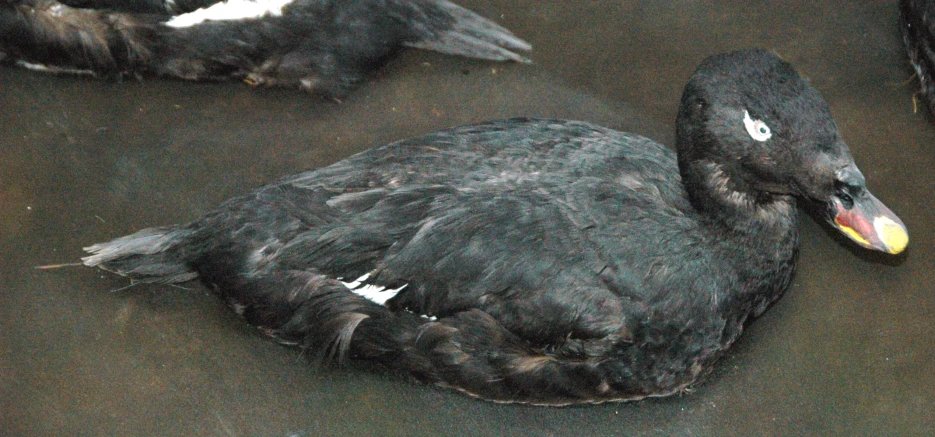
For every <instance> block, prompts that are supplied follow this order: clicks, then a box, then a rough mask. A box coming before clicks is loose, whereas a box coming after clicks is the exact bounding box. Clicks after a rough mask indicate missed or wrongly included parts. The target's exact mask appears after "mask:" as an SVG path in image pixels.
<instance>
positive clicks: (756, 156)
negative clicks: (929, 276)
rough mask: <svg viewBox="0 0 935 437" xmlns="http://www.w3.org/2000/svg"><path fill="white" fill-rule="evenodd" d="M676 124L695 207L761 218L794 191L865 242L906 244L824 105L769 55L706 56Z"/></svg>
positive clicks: (896, 249) (887, 248) (897, 247)
mask: <svg viewBox="0 0 935 437" xmlns="http://www.w3.org/2000/svg"><path fill="white" fill-rule="evenodd" d="M677 126H678V130H677V149H678V155H679V168H680V171H681V174H682V178H683V181H684V182H685V186H686V189H687V190H688V192H689V197H690V198H691V201H692V203H693V205H694V206H695V208H696V209H698V210H699V211H701V212H702V213H703V214H707V215H708V216H712V217H714V218H715V219H717V218H721V219H724V220H726V221H731V220H733V219H732V217H736V216H747V217H753V218H760V219H766V220H768V219H769V218H770V215H771V214H780V213H779V212H778V211H783V206H788V205H792V204H794V202H793V198H794V197H799V198H804V199H807V200H809V201H812V202H814V203H816V204H818V205H819V207H820V208H821V209H822V210H823V211H824V214H825V216H826V218H827V219H828V221H829V223H831V225H832V226H834V227H835V228H837V229H838V230H839V231H841V232H842V233H843V234H844V235H846V236H847V237H849V238H850V239H851V240H853V241H855V242H856V243H857V244H859V245H861V246H863V247H865V248H868V249H873V250H879V251H883V252H887V253H891V254H896V253H900V252H902V251H903V249H905V248H906V245H907V244H908V242H909V237H908V233H907V231H906V227H905V225H904V224H903V223H902V221H901V220H900V219H899V217H897V216H896V215H895V214H894V213H893V212H892V211H890V209H889V208H887V207H886V206H885V205H884V204H883V203H882V202H880V201H879V200H877V198H876V197H874V196H873V195H872V194H871V193H870V191H868V190H867V187H866V180H865V179H864V176H863V174H861V172H860V170H859V169H858V168H857V165H856V164H855V163H854V159H853V157H852V156H851V152H850V150H849V149H848V147H847V145H846V144H845V143H844V141H843V140H842V139H841V136H840V134H839V132H838V128H837V126H836V125H835V122H834V119H833V118H832V116H831V111H830V109H829V108H828V104H827V103H826V102H825V101H824V99H823V98H822V97H821V96H820V95H819V94H818V91H816V90H815V89H814V88H812V87H811V86H810V85H809V84H808V82H807V81H806V80H805V79H803V78H801V77H800V76H799V75H798V73H796V71H795V70H794V69H793V68H792V66H791V65H789V63H787V62H785V61H783V60H782V59H780V58H779V56H777V55H776V54H775V53H772V52H769V51H766V50H762V49H752V50H741V51H736V52H731V53H727V54H722V55H716V56H712V57H709V58H708V59H706V60H705V61H704V62H702V64H701V66H699V67H698V69H697V70H696V71H695V73H694V74H693V75H692V77H691V79H689V82H688V85H686V87H685V92H684V94H683V95H682V103H681V108H680V110H679V115H678V121H677ZM786 209H788V208H786ZM734 221H736V220H734Z"/></svg>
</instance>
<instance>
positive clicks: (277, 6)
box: [165, 0, 294, 28]
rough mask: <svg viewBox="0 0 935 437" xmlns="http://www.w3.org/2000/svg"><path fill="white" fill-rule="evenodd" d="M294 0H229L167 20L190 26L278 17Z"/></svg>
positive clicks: (172, 23) (173, 23) (177, 26)
mask: <svg viewBox="0 0 935 437" xmlns="http://www.w3.org/2000/svg"><path fill="white" fill-rule="evenodd" d="M293 1H294V0H255V1H254V0H227V1H225V2H219V3H215V4H213V5H211V6H209V7H207V8H201V9H198V10H195V11H192V12H189V13H187V14H181V15H176V16H174V17H172V19H171V20H169V21H166V23H165V24H166V26H169V27H176V28H180V27H190V26H194V25H196V24H199V23H202V22H205V21H223V20H246V19H250V18H261V17H264V16H266V15H271V16H273V17H278V16H281V15H282V8H284V7H286V6H287V5H289V4H290V3H292V2H293Z"/></svg>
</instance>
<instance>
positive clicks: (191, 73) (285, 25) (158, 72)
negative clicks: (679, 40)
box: [0, 0, 530, 97]
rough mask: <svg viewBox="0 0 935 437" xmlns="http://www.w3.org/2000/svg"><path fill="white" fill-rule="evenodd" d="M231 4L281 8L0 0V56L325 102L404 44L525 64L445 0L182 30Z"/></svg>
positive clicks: (286, 11)
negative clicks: (279, 89) (256, 88)
mask: <svg viewBox="0 0 935 437" xmlns="http://www.w3.org/2000/svg"><path fill="white" fill-rule="evenodd" d="M235 1H237V2H239V3H236V4H246V5H248V6H250V5H273V6H275V5H278V4H282V2H280V3H277V2H276V1H275V0H231V1H230V2H229V3H220V2H216V0H178V1H170V0H166V1H162V0H139V1H123V0H65V1H62V2H59V1H57V0H0V59H5V60H6V61H7V62H14V63H17V64H19V65H21V66H25V67H29V68H33V69H37V70H43V71H50V72H55V73H86V74H91V75H95V76H103V77H124V76H130V77H143V76H161V77H172V78H179V79H186V80H221V79H230V78H233V79H241V80H244V81H246V82H247V83H250V84H252V85H272V86H287V87H297V88H301V89H305V90H309V91H313V92H316V93H321V94H325V95H329V96H334V97H340V96H343V95H345V94H347V92H348V91H350V89H352V88H353V86H354V85H355V84H357V83H358V82H360V81H361V80H362V79H363V78H364V77H365V75H366V73H367V72H368V71H369V70H371V69H372V68H374V67H375V66H377V65H379V64H380V63H381V62H382V61H383V60H384V59H386V58H387V57H388V56H390V55H392V54H393V53H395V52H396V51H398V50H399V49H400V48H402V47H415V48H422V49H427V50H435V51H440V52H443V53H448V54H455V55H462V56H468V57H475V58H482V59H490V60H498V61H502V60H514V61H521V62H528V60H527V59H526V58H524V57H522V56H520V55H518V54H517V53H515V51H521V50H529V49H530V46H529V44H528V43H526V42H525V41H523V40H521V39H519V38H517V37H515V36H513V34H512V33H510V32H509V31H508V30H506V29H504V28H503V27H500V26H499V25H497V24H495V23H493V22H492V21H490V20H487V19H485V18H483V17H481V16H479V15H477V14H474V13H473V12H471V11H469V10H467V9H464V8H461V7H459V6H457V5H455V4H453V3H449V2H447V1H445V0H294V1H292V2H289V3H288V4H285V5H284V6H282V8H281V14H277V13H267V14H265V15H262V16H259V17H256V18H244V19H216V20H213V21H212V20H208V21H201V19H200V18H198V19H192V20H188V21H191V22H187V23H184V24H180V23H181V22H184V21H186V20H185V19H184V18H185V17H192V16H199V17H200V15H198V14H197V13H192V10H194V9H196V8H199V7H203V6H212V7H215V6H225V5H231V7H233V6H232V5H234V4H235V3H234V2H235ZM254 1H255V2H257V3H252V2H254ZM181 13H189V14H188V15H177V14H181ZM179 20H181V21H179Z"/></svg>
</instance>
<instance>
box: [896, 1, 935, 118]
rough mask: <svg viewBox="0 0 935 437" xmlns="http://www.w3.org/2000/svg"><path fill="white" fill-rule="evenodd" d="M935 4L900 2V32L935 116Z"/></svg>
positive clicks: (925, 97) (924, 98) (923, 92)
mask: <svg viewBox="0 0 935 437" xmlns="http://www.w3.org/2000/svg"><path fill="white" fill-rule="evenodd" d="M933 19H935V2H932V1H930V0H900V1H899V30H900V33H901V34H902V37H903V43H905V45H906V50H907V51H908V52H909V62H910V63H911V64H912V67H913V68H914V69H915V71H916V76H917V77H918V79H919V84H920V85H921V87H922V90H921V92H922V99H923V100H924V101H925V104H926V107H928V108H929V111H930V113H931V114H935V22H933V21H932V20H933Z"/></svg>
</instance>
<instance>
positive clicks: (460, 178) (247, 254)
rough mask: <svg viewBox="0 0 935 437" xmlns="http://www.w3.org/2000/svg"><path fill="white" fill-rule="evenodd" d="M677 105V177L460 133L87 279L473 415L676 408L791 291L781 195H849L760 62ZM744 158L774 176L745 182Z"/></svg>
mask: <svg viewBox="0 0 935 437" xmlns="http://www.w3.org/2000/svg"><path fill="white" fill-rule="evenodd" d="M733 66H736V67H737V69H738V70H739V71H737V72H733V70H732V69H731V67H733ZM709 74H711V76H710V77H708V75H709ZM722 76H723V77H722ZM738 78H752V79H749V80H751V81H752V82H754V83H753V84H752V85H751V84H748V85H747V87H752V88H750V89H754V88H756V87H757V83H755V82H758V81H760V82H762V83H763V84H767V85H769V84H773V85H772V86H773V88H774V89H766V90H762V91H764V92H765V94H761V95H765V96H767V97H766V98H765V99H766V102H765V103H764V102H761V101H759V100H757V99H760V98H761V97H751V95H748V94H746V93H744V92H743V91H742V90H741V91H740V92H739V93H738V90H737V89H736V87H734V88H731V87H725V85H726V84H728V83H730V82H732V81H734V80H736V79H738ZM777 81H784V82H783V85H782V86H780V87H778V88H779V89H778V90H777V89H775V88H777V86H776V85H775V84H774V82H777ZM761 85H762V84H761ZM786 88H788V89H786ZM785 94H788V95H785ZM754 96H756V94H754ZM779 97H782V99H779ZM747 99H754V100H752V101H750V102H745V100H747ZM771 99H777V100H776V102H771V101H770V100H771ZM741 104H743V105H744V106H736V105H741ZM764 104H774V106H773V107H772V108H770V109H761V108H767V107H768V106H769V105H767V106H762V105H764ZM682 105H683V106H682V111H680V115H679V152H678V155H676V153H674V152H672V151H671V150H670V149H667V148H666V147H664V146H662V145H660V144H658V143H655V142H653V141H651V140H649V139H647V138H644V137H640V136H638V135H633V134H627V133H622V132H617V131H613V130H610V129H606V128H602V127H599V126H595V125H592V124H588V123H584V122H575V121H561V120H544V119H510V120H503V121H494V122H489V123H484V124H478V125H473V126H466V127H460V128H454V129H450V130H446V131H441V132H437V133H434V134H429V135H426V136H422V137H418V138H413V139H409V140H403V141H400V142H396V143H392V144H389V145H386V146H383V147H378V148H375V149H371V150H369V151H366V152H363V153H361V154H358V155H355V156H353V157H351V158H348V159H346V160H344V161H341V162H338V163H335V164H333V165H331V166H328V167H324V168H321V169H317V170H312V171H309V172H305V173H301V174H298V175H295V176H291V177H287V178H284V179H282V180H281V181H279V182H277V183H274V184H271V185H269V186H266V187H263V188H261V189H259V190H257V191H255V192H253V193H250V194H248V195H246V196H243V197H239V198H235V199H232V200H230V201H228V202H227V203H225V204H223V205H221V206H220V207H219V208H218V209H216V210H215V211H213V212H211V213H209V214H208V215H206V216H205V217H203V218H201V219H199V220H195V221H194V222H192V223H189V224H187V225H181V226H172V227H164V228H153V229H147V230H143V231H140V232H138V233H136V234H133V235H130V236H127V237H123V238H120V239H117V240H114V241H112V242H109V243H103V244H99V245H95V246H92V247H90V248H88V250H89V252H91V253H92V255H91V256H89V257H87V258H85V263H86V264H87V265H93V266H101V267H103V268H105V269H107V270H111V271H114V272H117V273H120V274H123V275H126V276H129V277H131V278H133V279H134V280H136V281H150V282H179V281H185V280H190V279H194V278H195V277H197V278H200V279H201V281H202V282H203V283H205V284H206V285H207V286H208V287H210V288H211V289H212V290H214V291H215V293H217V294H218V295H219V296H220V297H221V298H222V299H224V300H225V301H226V302H228V304H230V306H231V307H232V308H233V309H234V310H235V311H236V312H238V313H239V314H242V315H243V316H244V317H245V318H246V320H247V321H248V322H249V323H251V324H253V325H256V326H259V327H260V328H261V329H262V330H263V331H264V332H266V333H268V334H270V335H272V336H274V337H275V338H278V339H280V340H281V341H284V342H287V343H295V344H298V345H300V346H301V347H303V348H308V349H312V350H316V351H319V352H320V353H321V354H323V355H324V356H327V357H336V358H339V359H340V358H343V357H353V358H366V359H373V360H377V361H380V362H383V363H385V364H387V365H390V366H392V367H396V368H399V369H402V370H405V371H408V372H411V373H413V374H415V375H417V376H419V377H421V378H423V379H426V380H428V381H432V382H435V383H438V384H441V385H444V386H449V387H453V388H456V389H458V390H461V391H464V392H466V393H469V394H472V395H475V396H479V397H483V398H486V399H491V400H495V401H501V402H526V403H533V404H544V405H564V404H569V403H579V402H601V401H608V400H634V399H641V398H644V397H647V396H665V395H670V394H673V393H677V392H679V391H680V390H683V389H685V388H686V387H688V386H689V385H690V384H692V383H693V382H695V381H696V380H697V379H698V378H699V377H700V376H701V375H703V374H704V373H705V372H706V371H707V370H709V369H710V368H711V366H712V364H713V363H714V362H715V361H716V360H717V358H718V357H720V356H721V355H722V354H723V353H724V351H725V350H726V349H727V348H728V347H729V346H730V344H731V343H733V342H734V341H735V340H736V339H737V338H738V336H739V335H740V333H741V331H742V330H743V327H744V325H745V323H746V322H747V321H748V320H749V319H750V318H751V317H754V316H757V315H759V314H760V313H762V312H763V311H764V310H765V309H766V308H767V307H768V305H769V304H770V303H771V302H773V301H775V299H777V298H778V297H779V296H781V294H782V293H783V292H784V291H785V290H786V288H787V287H788V284H789V282H790V280H791V278H792V274H793V271H794V268H795V254H796V247H797V231H796V223H795V215H796V212H795V211H796V209H795V203H796V196H804V195H807V196H809V198H815V197H824V199H823V202H825V203H824V204H825V205H827V206H828V208H830V209H831V210H834V211H837V209H838V207H837V206H836V205H837V204H836V203H835V202H836V201H835V200H834V199H836V197H835V196H836V195H837V194H836V193H838V194H840V193H841V190H850V189H851V188H847V187H853V186H854V185H856V184H858V183H861V184H862V177H859V172H857V171H856V167H855V166H853V161H852V159H851V158H850V154H849V152H848V151H847V149H846V146H844V144H843V142H841V141H840V139H839V138H838V137H837V133H836V129H834V125H833V120H832V119H831V118H830V113H829V112H828V111H827V107H826V106H825V104H824V102H823V100H821V99H820V97H819V96H818V95H817V92H814V90H813V89H811V88H810V87H808V86H807V85H806V84H805V83H804V81H802V80H801V79H799V78H798V76H797V75H795V72H794V71H793V70H791V68H790V67H788V65H787V64H785V63H784V62H782V61H780V60H778V58H776V57H775V56H774V55H771V54H769V53H767V52H763V51H744V52H737V53H733V54H730V55H724V56H721V57H715V58H712V60H709V61H706V63H705V64H703V65H702V67H701V68H699V72H696V74H695V76H693V80H692V81H690V84H689V86H688V87H687V88H686V94H685V96H684V97H683V102H682ZM739 108H746V109H739ZM789 108H796V111H797V112H796V113H794V114H787V113H786V112H787V111H788V110H789ZM744 111H748V112H749V111H757V113H758V114H764V115H760V117H764V118H768V119H769V120H770V121H772V122H775V123H774V124H775V126H779V125H780V123H782V125H783V126H785V129H792V128H795V129H807V130H808V131H804V132H803V131H798V130H796V131H793V130H788V131H786V130H780V131H778V132H776V133H775V134H774V135H775V137H776V141H775V143H776V144H773V146H774V147H773V148H769V149H768V150H767V149H766V148H763V149H762V150H759V151H756V152H749V151H751V150H756V149H757V148H758V147H759V146H760V145H759V144H754V145H751V144H750V143H751V142H754V143H755V141H753V140H752V139H751V138H750V135H751V134H750V133H749V132H748V131H747V130H746V128H745V127H744V121H743V120H744V117H743V114H745V112H744ZM748 112H747V113H748ZM683 126H684V127H683ZM706 142H711V144H704V143H706ZM793 143H794V144H797V146H795V147H792V146H789V147H786V146H788V145H790V144H793ZM804 144H807V146H805V145H804ZM817 144H821V147H818V146H817ZM784 145H786V146H784ZM741 146H742V147H741ZM800 149H801V150H800ZM722 153H724V154H725V156H726V155H731V156H732V157H731V158H729V159H728V160H727V161H723V162H721V161H720V159H721V158H720V157H719V156H718V155H720V154H722ZM747 153H753V155H751V156H749V157H748V156H745V154H747ZM738 154H739V155H738ZM754 155H755V160H756V162H758V163H761V164H762V163H769V164H767V167H770V166H774V165H776V166H777V168H776V169H767V168H765V167H764V168H760V169H757V170H755V171H751V170H750V167H756V166H757V165H760V164H755V165H754V164H748V163H744V164H743V165H741V164H740V162H742V161H744V160H746V159H748V158H753V157H754ZM766 158H771V159H766ZM779 160H782V161H783V164H782V165H779V164H775V163H776V162H778V161H779ZM770 162H772V163H770ZM793 162H794V163H796V164H790V163H793ZM712 163H714V164H712ZM806 163H807V165H806ZM712 166H713V167H712ZM734 166H737V169H734V168H733V167H734ZM786 166H789V168H785V167H786ZM798 167H805V168H798ZM743 169H746V170H743ZM680 172H681V175H682V176H681V177H680V176H679V174H680ZM728 172H729V174H730V176H727V174H728ZM762 172H767V173H769V175H767V174H766V173H762ZM854 172H856V173H854ZM786 177H789V178H791V179H790V180H788V181H782V182H781V183H780V180H779V179H782V178H786ZM760 179H762V180H768V182H761V181H760ZM842 181H843V182H842ZM799 184H810V185H811V186H809V187H808V189H807V190H806V189H804V188H800V187H798V185H799ZM847 184H850V185H847ZM780 185H783V186H786V187H794V188H788V189H786V190H785V191H782V190H779V188H777V187H779V186H780ZM761 186H762V187H766V188H759V190H765V189H768V190H769V191H757V189H754V188H753V187H761ZM853 194H854V195H855V196H856V197H852V198H851V199H850V202H851V204H852V206H853V205H858V207H851V208H849V210H848V213H851V214H852V215H851V216H850V219H851V221H850V222H848V223H851V224H850V225H849V227H848V229H850V228H854V229H858V231H857V232H858V233H861V234H862V235H863V237H862V238H864V239H865V241H868V242H869V243H868V244H870V245H877V248H880V250H884V249H883V248H885V247H892V246H893V243H892V240H893V238H892V234H890V237H889V240H891V242H890V243H887V244H890V246H886V244H884V243H880V241H879V239H877V235H875V234H874V235H871V234H873V231H867V230H866V229H867V228H866V227H862V226H859V225H856V224H853V223H858V222H860V219H861V218H862V217H863V216H862V215H861V214H857V215H856V216H854V215H853V214H854V212H855V211H858V212H859V211H860V209H859V205H860V203H861V202H860V201H859V199H862V198H865V196H864V194H866V195H867V196H869V192H867V193H864V192H860V193H856V192H855V193H853ZM870 197H871V198H872V196H870ZM855 198H857V199H858V201H854V199H855ZM845 200H847V199H845ZM868 202H869V203H870V204H871V206H872V207H874V208H878V207H882V208H883V209H884V212H883V213H879V214H877V213H873V214H876V215H883V216H885V217H888V219H890V220H893V221H894V223H898V218H896V217H895V215H893V214H892V213H891V212H889V210H887V209H885V206H882V204H879V202H878V201H876V199H875V198H874V199H873V201H872V202H870V201H868ZM845 203H847V202H845ZM874 211H876V210H874ZM835 214H836V215H839V216H843V215H842V214H841V213H839V212H836V213H835ZM838 226H839V227H842V226H844V225H841V224H840V223H839V224H838ZM899 226H902V225H901V223H899ZM871 228H873V227H871ZM874 229H875V228H874ZM900 229H902V231H903V233H904V234H903V235H905V228H904V227H903V228H900ZM898 243H899V242H898V241H897V244H896V245H897V246H898ZM901 244H902V246H904V245H905V242H902V243H901ZM900 250H902V247H897V248H896V249H894V250H889V251H892V252H898V251H900ZM365 284H366V285H365ZM369 286H378V287H382V288H384V289H386V290H391V291H382V292H373V290H365V288H367V287H369ZM381 294H384V296H383V297H382V298H377V299H374V298H373V296H375V295H376V296H379V295H381ZM364 295H369V296H370V297H371V298H369V299H368V298H367V297H365V296H364ZM384 300H385V302H383V303H380V302H382V301H384Z"/></svg>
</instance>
